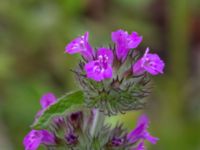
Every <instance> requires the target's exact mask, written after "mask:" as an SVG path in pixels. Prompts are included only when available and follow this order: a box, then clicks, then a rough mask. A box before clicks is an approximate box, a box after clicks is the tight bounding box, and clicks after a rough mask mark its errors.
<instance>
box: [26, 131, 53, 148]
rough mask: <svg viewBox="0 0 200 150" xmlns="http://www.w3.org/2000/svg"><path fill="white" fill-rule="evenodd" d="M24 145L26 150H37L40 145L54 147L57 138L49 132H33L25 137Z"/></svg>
mask: <svg viewBox="0 0 200 150" xmlns="http://www.w3.org/2000/svg"><path fill="white" fill-rule="evenodd" d="M23 144H24V146H25V150H37V148H38V147H39V146H40V144H45V145H54V144H55V137H54V135H53V134H52V133H51V132H49V131H47V130H31V131H30V132H29V133H28V134H27V135H26V136H25V137H24V141H23Z"/></svg>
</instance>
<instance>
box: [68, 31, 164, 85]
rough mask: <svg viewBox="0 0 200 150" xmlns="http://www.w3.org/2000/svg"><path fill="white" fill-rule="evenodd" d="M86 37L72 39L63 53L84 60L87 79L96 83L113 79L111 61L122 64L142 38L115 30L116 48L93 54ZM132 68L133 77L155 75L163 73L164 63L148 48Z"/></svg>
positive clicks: (113, 37)
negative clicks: (146, 73)
mask: <svg viewBox="0 0 200 150" xmlns="http://www.w3.org/2000/svg"><path fill="white" fill-rule="evenodd" d="M88 36H89V33H88V32H86V33H85V34H84V35H82V36H80V37H78V38H76V39H74V40H73V41H72V42H71V43H69V44H68V45H67V46H66V49H65V52H66V53H69V54H74V53H80V54H81V55H82V56H83V57H84V58H85V60H86V64H85V66H84V70H85V72H86V75H87V77H88V78H90V79H93V80H95V81H97V82H99V81H102V80H105V79H110V78H113V67H114V66H113V60H115V61H119V62H121V63H123V62H124V61H125V60H126V59H127V55H128V54H129V53H130V50H131V49H134V48H137V47H138V45H139V44H140V43H141V42H142V36H140V35H139V34H138V33H137V32H132V33H131V34H130V35H129V34H128V32H127V31H123V30H117V31H115V32H112V35H111V36H112V41H113V42H114V43H115V47H116V48H115V49H114V50H113V49H109V48H105V47H101V48H98V49H97V52H95V51H94V50H93V49H92V48H91V45H90V44H89V41H88V40H89V38H88ZM131 53H132V52H131ZM114 56H116V58H114ZM132 68H133V69H132V70H133V74H134V75H140V74H143V73H144V72H145V71H147V72H148V73H150V74H152V75H157V74H159V73H163V69H164V62H163V61H162V60H161V59H160V58H159V56H158V55H157V54H151V53H149V48H147V50H146V52H145V54H144V56H143V57H142V58H141V59H139V60H138V61H137V62H135V64H133V67H132ZM115 71H116V70H115Z"/></svg>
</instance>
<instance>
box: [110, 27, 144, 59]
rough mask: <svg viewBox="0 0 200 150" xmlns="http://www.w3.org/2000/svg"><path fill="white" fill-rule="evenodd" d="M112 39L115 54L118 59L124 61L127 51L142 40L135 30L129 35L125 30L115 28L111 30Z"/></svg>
mask: <svg viewBox="0 0 200 150" xmlns="http://www.w3.org/2000/svg"><path fill="white" fill-rule="evenodd" d="M111 36H112V41H113V42H114V43H115V44H116V55H117V58H118V59H119V60H122V61H124V60H125V59H126V57H127V55H128V52H129V50H130V49H132V48H136V47H137V46H138V45H139V44H140V43H141V42H142V36H139V35H138V33H137V32H132V33H131V34H130V35H129V34H128V32H127V31H124V30H117V31H115V32H112V35H111Z"/></svg>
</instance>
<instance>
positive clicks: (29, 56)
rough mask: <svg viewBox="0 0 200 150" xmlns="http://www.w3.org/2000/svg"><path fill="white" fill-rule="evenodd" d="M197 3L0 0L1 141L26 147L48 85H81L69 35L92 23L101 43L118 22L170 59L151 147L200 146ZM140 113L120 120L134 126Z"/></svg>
mask: <svg viewBox="0 0 200 150" xmlns="http://www.w3.org/2000/svg"><path fill="white" fill-rule="evenodd" d="M199 6H200V2H199V1H198V0H192V1H187V0H169V1H167V0H57V1H53V0H42V1H41V0H1V1H0V91H1V92H0V93H1V94H0V127H1V126H2V128H0V149H4V150H9V149H16V150H18V149H23V148H22V139H23V137H24V135H25V134H26V133H27V132H28V130H29V125H30V124H31V123H32V121H33V118H34V115H35V113H36V112H37V111H38V110H39V99H40V96H41V95H42V94H43V93H45V92H49V91H51V92H54V93H55V94H56V95H57V96H58V97H59V96H61V95H62V94H64V93H65V92H66V91H69V90H73V89H77V84H76V81H75V79H74V77H73V73H72V72H71V71H70V69H72V68H73V67H75V64H76V63H77V62H78V61H77V60H78V56H69V55H67V54H64V47H65V45H66V44H67V42H69V41H70V40H72V39H73V38H74V37H76V36H77V35H80V34H82V33H83V32H85V31H89V32H90V33H91V36H90V41H91V43H92V45H94V46H102V45H100V43H105V44H109V43H110V41H111V40H110V38H109V37H110V33H111V31H113V30H116V29H118V28H122V29H125V30H128V31H134V30H135V31H137V32H139V33H140V34H141V35H143V39H144V41H143V43H142V46H141V47H140V49H145V47H144V46H150V47H151V48H152V49H154V51H156V52H158V53H160V55H161V57H163V58H164V59H165V61H166V70H165V72H166V74H165V75H164V76H162V77H160V78H159V79H157V80H156V81H155V85H156V88H155V90H154V94H153V95H152V100H151V102H150V103H149V107H148V110H147V112H148V113H150V117H151V122H152V124H151V127H152V131H153V132H154V135H156V136H158V137H160V141H159V142H158V145H157V146H154V149H159V150H163V149H165V150H168V149H169V150H171V149H180V150H188V149H190V150H198V149H200V130H199V126H200V111H199V110H200V104H199V100H200V94H199V90H200V69H199V68H200V62H199V60H200V41H199V39H200V21H199V20H200V19H199V18H200V17H199V16H200V11H199ZM147 43H148V45H147ZM158 50H159V51H158ZM139 113H140V112H139ZM136 114H138V112H136V113H135V112H133V113H128V114H127V115H126V117H124V116H123V117H121V119H120V120H122V121H126V126H128V127H130V128H133V126H134V120H135V118H136ZM110 120H112V121H113V122H114V121H116V119H115V118H112V119H109V121H110ZM2 139H3V140H2ZM2 141H4V142H2ZM1 143H3V144H4V145H3V147H1V146H2V144H1ZM6 144H7V146H6ZM10 147H11V148H10Z"/></svg>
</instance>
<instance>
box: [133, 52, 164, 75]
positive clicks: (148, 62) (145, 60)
mask: <svg viewBox="0 0 200 150" xmlns="http://www.w3.org/2000/svg"><path fill="white" fill-rule="evenodd" d="M164 66H165V64H164V62H163V61H162V60H161V59H160V57H159V56H158V55H157V54H150V53H149V48H147V49H146V51H145V54H144V56H143V57H142V58H141V59H139V60H138V61H137V62H136V63H135V64H134V65H133V73H134V74H136V75H139V74H142V73H144V72H145V71H147V72H149V73H150V74H152V75H157V74H159V73H160V74H162V73H163V69H164Z"/></svg>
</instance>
